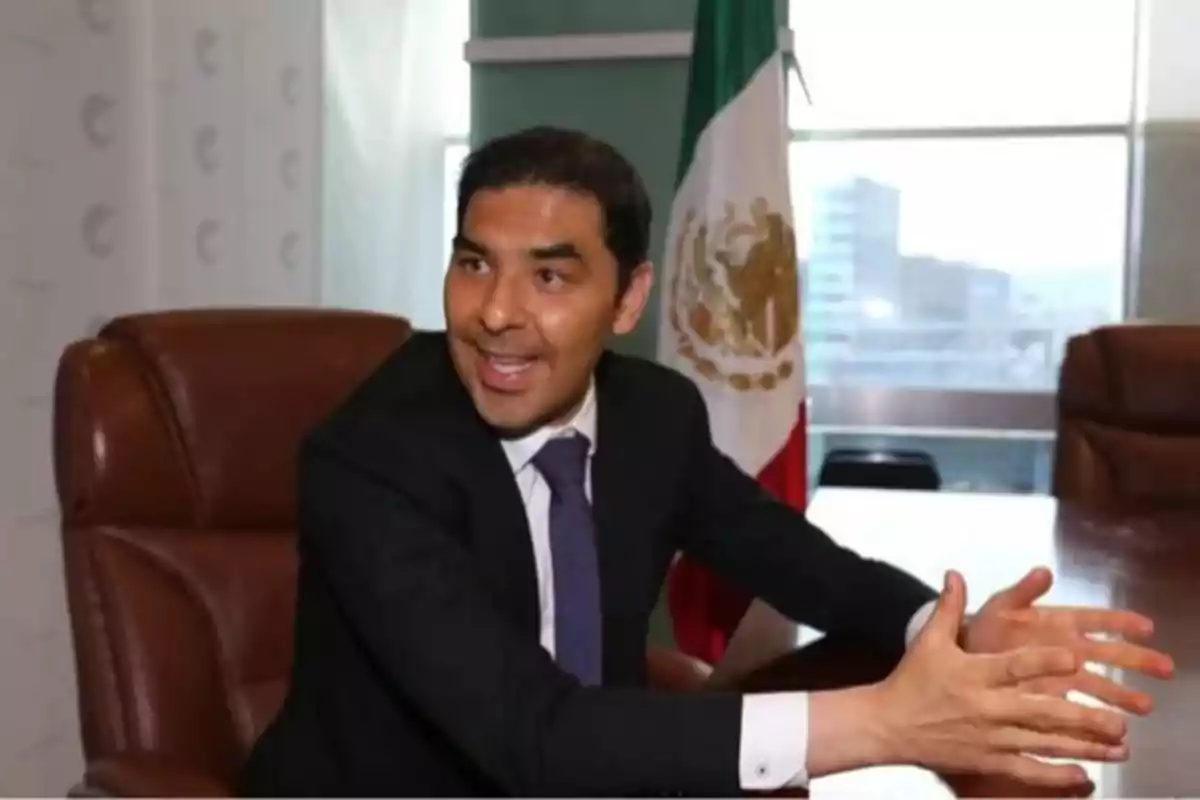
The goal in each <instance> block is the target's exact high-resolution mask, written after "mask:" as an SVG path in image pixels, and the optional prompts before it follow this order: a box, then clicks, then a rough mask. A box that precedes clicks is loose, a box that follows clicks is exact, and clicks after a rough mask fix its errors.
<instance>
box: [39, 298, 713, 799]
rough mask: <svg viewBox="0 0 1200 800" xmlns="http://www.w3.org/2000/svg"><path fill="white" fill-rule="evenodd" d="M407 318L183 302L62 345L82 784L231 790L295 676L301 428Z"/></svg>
mask: <svg viewBox="0 0 1200 800" xmlns="http://www.w3.org/2000/svg"><path fill="white" fill-rule="evenodd" d="M408 331H409V326H408V324H407V323H406V322H405V321H404V320H402V319H399V318H395V317H388V316H384V315H377V314H369V313H360V312H339V311H318V310H282V309H275V310H270V309H263V310H220V311H215V310H213V311H205V310H196V311H179V312H167V313H161V314H147V315H140V316H130V317H124V318H120V319H117V320H114V321H113V322H112V323H110V324H109V325H107V326H106V327H105V328H104V329H103V330H102V331H100V333H99V334H98V336H97V337H96V338H94V339H88V340H85V341H81V342H77V343H75V344H73V345H71V346H70V347H69V348H67V350H66V351H65V352H64V354H63V355H62V358H61V361H60V363H59V371H58V377H57V382H56V386H55V422H54V424H55V427H54V435H55V441H54V459H55V471H56V477H57V481H58V492H59V500H60V504H61V507H62V520H63V524H62V536H63V551H64V559H65V563H66V578H67V591H68V602H69V608H70V613H71V622H72V630H73V636H74V645H75V660H76V670H77V682H78V691H79V712H80V719H81V727H82V734H83V745H84V754H85V757H86V760H87V767H86V773H85V775H84V779H83V782H82V784H81V785H80V786H79V787H77V788H76V790H75V791H76V793H78V794H87V793H99V794H109V795H123V796H129V795H155V796H185V795H193V796H194V795H209V796H212V795H223V794H228V793H230V792H231V787H232V786H233V785H234V781H235V778H236V775H237V774H238V772H239V770H240V769H241V765H242V763H243V760H244V759H245V756H246V755H247V753H248V751H249V748H250V746H251V744H252V743H253V742H254V740H255V738H256V737H257V736H258V734H259V733H260V732H261V731H262V729H263V727H264V725H265V724H266V723H267V722H268V721H269V720H270V719H271V717H272V716H273V715H274V714H275V713H276V711H277V709H278V707H279V704H280V702H281V701H282V699H283V697H284V694H285V691H286V686H287V680H288V672H289V668H290V663H291V656H292V614H293V603H294V599H295V586H294V582H295V574H296V560H295V552H294V547H293V543H294V530H293V526H294V506H295V494H294V492H295V489H294V483H293V472H294V460H295V456H296V452H297V447H298V444H299V441H300V439H301V437H302V436H303V435H304V433H305V432H306V431H307V430H309V429H310V428H311V427H312V426H313V425H314V424H315V423H316V422H317V421H318V420H319V419H320V418H322V417H323V416H324V415H325V414H327V413H328V412H329V411H330V410H331V409H332V408H333V406H334V405H335V404H336V403H337V402H338V401H339V400H340V399H341V398H343V397H344V396H345V395H346V394H347V393H348V392H349V391H350V390H351V389H352V387H353V386H354V385H355V384H356V383H358V382H359V381H360V380H361V379H362V378H363V377H365V376H366V375H367V374H368V373H369V372H371V370H372V369H373V368H374V367H375V366H376V365H377V364H379V363H380V362H381V361H382V360H383V359H384V357H385V356H386V355H387V354H388V353H389V352H390V351H391V350H393V349H394V348H395V347H396V346H397V345H399V344H400V343H401V342H402V341H403V339H404V337H405V336H406V335H407V333H408ZM649 670H650V675H651V678H650V679H651V681H652V683H654V684H655V685H657V686H660V687H664V688H673V689H694V688H698V687H699V686H700V684H701V683H702V682H703V681H704V680H705V678H706V677H707V675H708V672H709V670H708V668H707V666H706V665H703V664H702V663H700V662H697V661H695V660H693V659H689V658H687V657H686V656H684V655H682V654H681V653H678V652H675V651H665V650H660V649H652V650H651V652H650V655H649Z"/></svg>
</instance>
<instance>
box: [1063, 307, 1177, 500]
mask: <svg viewBox="0 0 1200 800" xmlns="http://www.w3.org/2000/svg"><path fill="white" fill-rule="evenodd" d="M1058 416H1059V418H1058V435H1057V440H1056V444H1055V461H1054V478H1053V488H1054V494H1055V496H1057V497H1059V498H1062V499H1065V500H1070V501H1073V502H1077V503H1083V504H1087V505H1090V506H1097V507H1111V508H1143V507H1145V508H1148V507H1162V506H1181V505H1182V506H1200V326H1186V325H1134V324H1130V325H1112V326H1106V327H1102V328H1098V329H1096V330H1093V331H1091V332H1089V333H1086V334H1081V335H1079V336H1075V337H1073V338H1072V339H1071V340H1070V341H1069V342H1068V344H1067V349H1066V355H1065V357H1064V360H1063V364H1062V370H1061V375H1060V380H1059V387H1058Z"/></svg>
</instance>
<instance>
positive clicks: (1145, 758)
mask: <svg viewBox="0 0 1200 800" xmlns="http://www.w3.org/2000/svg"><path fill="white" fill-rule="evenodd" d="M809 516H810V518H811V519H812V520H813V522H815V523H816V524H818V525H820V526H821V527H822V528H824V529H825V530H826V531H828V532H829V534H830V535H831V536H833V537H834V538H835V539H836V540H837V541H839V542H840V543H842V544H843V545H845V546H847V547H850V548H851V549H854V550H856V551H858V552H860V553H862V554H863V555H866V556H870V557H873V558H879V559H882V560H885V561H889V562H891V563H893V564H895V565H897V566H899V567H901V568H903V569H906V570H908V571H910V572H912V573H913V574H915V575H917V576H918V577H920V578H922V579H924V580H925V581H927V582H929V583H930V584H931V585H933V586H940V585H941V580H942V576H943V574H944V572H945V570H946V569H948V568H954V569H957V570H959V571H961V572H962V573H963V575H964V576H965V578H966V581H967V590H968V612H970V611H972V610H974V609H976V608H977V607H978V606H979V604H981V603H982V602H983V600H984V599H986V598H987V596H988V595H989V594H991V593H992V592H994V591H996V590H998V589H1001V588H1003V587H1005V586H1007V585H1009V584H1011V583H1012V582H1014V581H1016V580H1017V579H1019V578H1020V577H1021V576H1022V575H1023V574H1024V573H1025V572H1026V571H1027V570H1028V569H1029V568H1030V567H1033V566H1037V565H1045V566H1048V567H1050V568H1051V569H1053V571H1054V573H1055V578H1056V579H1055V584H1054V587H1053V588H1052V590H1051V592H1050V594H1049V595H1048V596H1047V597H1046V598H1045V599H1044V600H1043V602H1047V603H1053V604H1071V605H1075V604H1086V605H1097V606H1106V607H1120V608H1129V609H1133V610H1136V611H1140V612H1142V613H1144V614H1146V615H1147V616H1150V617H1151V618H1152V619H1153V620H1154V621H1155V624H1156V631H1155V635H1154V637H1153V639H1152V642H1151V643H1152V645H1153V646H1154V647H1156V648H1157V649H1160V650H1164V651H1166V652H1167V653H1170V654H1171V655H1172V656H1173V657H1174V658H1175V662H1176V675H1175V677H1174V678H1173V679H1172V680H1170V681H1159V680H1153V679H1148V678H1143V677H1142V676H1121V679H1122V680H1123V681H1124V682H1125V683H1127V684H1129V685H1134V686H1139V687H1142V688H1146V689H1147V690H1149V691H1151V692H1152V693H1153V695H1154V698H1155V704H1156V707H1155V710H1154V711H1153V713H1152V714H1151V715H1150V716H1148V717H1145V718H1138V717H1133V718H1131V720H1130V732H1129V742H1130V749H1131V757H1130V759H1129V761H1127V762H1126V763H1124V764H1119V765H1102V766H1101V765H1090V764H1089V765H1084V766H1085V769H1087V770H1088V772H1089V774H1090V775H1091V777H1092V780H1093V781H1094V782H1095V784H1096V790H1095V796H1097V797H1165V796H1174V797H1180V796H1192V797H1196V796H1200V685H1198V684H1200V625H1198V624H1197V622H1200V510H1191V511H1158V512H1153V511H1142V512H1136V513H1134V512H1126V513H1113V512H1110V513H1100V512H1095V511H1086V510H1083V509H1077V508H1072V507H1069V506H1067V505H1065V504H1060V503H1057V502H1056V501H1055V500H1053V499H1052V498H1048V497H1044V496H1027V495H987V494H957V493H950V492H937V493H933V492H929V493H926V492H900V491H886V490H879V491H876V490H860V489H821V490H820V491H818V493H817V494H816V496H815V497H814V498H813V502H812V504H811V505H810V507H809ZM805 658H806V655H805V653H804V651H800V652H798V653H796V654H795V655H794V657H793V656H785V657H784V658H783V659H781V660H780V661H778V662H776V663H774V664H771V665H769V666H768V667H767V668H765V669H764V670H762V671H760V672H759V673H758V674H757V675H755V676H754V677H753V678H752V679H751V681H750V682H749V685H750V686H751V687H752V688H754V689H759V690H765V689H778V688H792V687H795V688H822V687H823V686H827V685H832V684H833V683H845V682H847V681H849V682H850V683H858V682H862V680H865V679H868V678H867V674H868V673H869V669H868V671H867V673H864V674H863V675H861V676H855V674H854V673H855V670H854V668H853V666H852V665H850V666H847V665H846V664H838V665H837V666H836V667H835V668H834V670H833V671H834V673H835V674H834V676H833V677H832V679H830V677H829V676H828V675H827V676H825V677H824V678H822V679H821V680H820V681H818V683H820V684H821V685H819V686H812V685H805V686H799V685H797V684H799V683H810V684H811V683H812V679H813V678H812V673H811V670H810V667H811V664H808V663H806V662H805ZM827 666H828V665H827ZM797 676H800V677H797ZM955 785H956V787H958V788H957V791H958V793H960V794H971V795H975V796H980V795H986V796H1014V795H1019V794H1024V793H1026V792H1025V791H1024V788H1023V787H1020V786H1012V785H1005V784H999V783H984V784H978V783H964V784H962V785H959V784H955ZM811 790H812V792H811V793H812V796H813V797H841V796H848V795H856V796H863V795H872V796H888V797H906V798H910V797H911V798H916V797H931V798H932V797H950V796H952V793H951V791H950V790H949V789H948V788H947V785H946V784H945V783H943V782H942V781H941V780H939V779H938V778H937V777H936V776H934V775H933V774H932V773H929V772H926V771H924V770H920V769H916V768H908V767H882V768H876V769H870V770H860V771H856V772H852V773H846V774H844V775H838V776H830V777H827V778H822V779H818V780H816V781H814V782H813V785H812V787H811Z"/></svg>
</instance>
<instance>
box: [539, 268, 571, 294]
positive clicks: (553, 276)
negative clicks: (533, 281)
mask: <svg viewBox="0 0 1200 800" xmlns="http://www.w3.org/2000/svg"><path fill="white" fill-rule="evenodd" d="M537 279H538V282H539V283H541V284H543V285H545V286H547V287H549V288H551V289H556V288H558V287H560V286H562V285H563V283H565V281H564V279H563V276H562V274H561V273H559V272H558V271H556V270H553V269H549V268H545V267H543V268H542V269H539V270H538V271H537Z"/></svg>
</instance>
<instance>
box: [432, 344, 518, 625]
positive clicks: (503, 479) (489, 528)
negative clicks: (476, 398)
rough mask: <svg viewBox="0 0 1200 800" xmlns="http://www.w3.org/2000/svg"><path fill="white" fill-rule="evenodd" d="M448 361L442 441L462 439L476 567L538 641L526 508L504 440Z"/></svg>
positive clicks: (511, 612)
mask: <svg viewBox="0 0 1200 800" xmlns="http://www.w3.org/2000/svg"><path fill="white" fill-rule="evenodd" d="M444 362H445V363H444V365H443V369H444V370H445V375H444V380H445V381H446V383H447V385H448V388H447V396H448V397H449V398H451V402H450V403H448V404H447V406H448V409H447V410H449V411H451V412H452V413H450V414H449V415H448V416H447V421H448V423H449V424H448V425H447V429H446V430H445V431H444V433H443V436H444V437H445V438H444V441H453V440H455V439H458V440H459V441H461V443H462V445H461V447H459V448H458V450H459V451H460V452H461V454H462V456H463V461H462V470H463V474H464V475H466V476H467V480H466V481H465V484H466V487H467V492H468V494H469V496H470V508H471V512H472V513H471V522H470V524H471V534H472V546H473V549H474V550H475V552H476V556H477V557H476V563H477V565H478V566H479V568H480V569H481V571H482V572H483V574H484V578H485V580H486V582H487V584H488V586H490V587H492V588H493V590H494V591H496V592H497V594H498V596H499V597H500V598H501V599H502V602H503V603H504V604H505V606H506V608H505V610H506V611H507V612H508V613H507V615H506V616H508V617H509V618H510V619H513V620H514V621H515V623H516V624H517V627H518V628H519V629H520V630H521V631H522V632H524V633H527V634H530V635H532V636H533V637H534V638H535V639H536V638H537V637H538V634H539V632H540V630H541V604H540V603H539V602H538V581H537V568H536V566H535V562H534V555H533V537H532V535H531V534H530V531H529V520H528V518H527V517H526V515H525V505H524V504H523V503H522V502H521V493H520V491H519V489H518V488H517V482H516V481H515V480H514V479H513V474H512V467H511V466H510V465H509V463H508V459H507V458H505V456H504V449H503V447H502V446H501V445H500V441H499V439H497V438H496V435H495V433H494V432H493V431H492V430H491V429H490V428H489V427H488V426H487V424H486V423H485V422H484V421H483V420H482V419H481V418H480V417H479V414H478V413H477V412H476V411H475V406H474V404H473V403H472V402H471V397H470V395H469V394H468V393H467V391H466V389H465V388H464V387H463V385H462V382H461V381H460V380H459V378H458V375H457V374H456V373H455V371H454V367H453V365H452V364H451V363H450V359H449V354H448V352H447V353H446V355H445V359H444Z"/></svg>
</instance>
